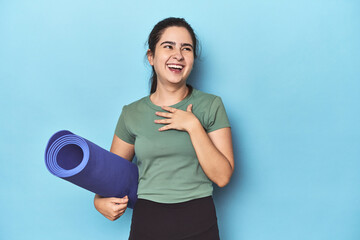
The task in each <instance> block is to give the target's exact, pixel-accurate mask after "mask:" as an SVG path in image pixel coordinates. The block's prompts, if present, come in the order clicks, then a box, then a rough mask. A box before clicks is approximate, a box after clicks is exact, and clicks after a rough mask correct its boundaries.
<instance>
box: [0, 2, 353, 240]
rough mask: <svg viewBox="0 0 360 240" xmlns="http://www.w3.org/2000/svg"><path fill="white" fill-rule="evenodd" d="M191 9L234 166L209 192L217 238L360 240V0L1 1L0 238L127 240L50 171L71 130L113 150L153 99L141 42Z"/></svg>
mask: <svg viewBox="0 0 360 240" xmlns="http://www.w3.org/2000/svg"><path fill="white" fill-rule="evenodd" d="M168 16H181V17H185V19H187V20H188V21H189V22H190V23H191V24H192V26H193V27H194V29H195V30H196V32H197V34H198V36H199V38H200V40H201V45H202V54H201V60H200V61H198V62H197V63H196V64H197V66H196V69H195V70H194V72H193V73H192V76H191V82H192V84H193V85H194V86H195V87H197V88H199V89H201V90H203V91H206V92H210V93H213V94H217V95H220V96H221V97H222V99H223V101H224V104H225V106H226V109H227V112H228V115H229V118H230V121H231V124H232V131H233V141H234V148H235V156H236V170H235V172H234V175H233V178H232V181H231V183H230V184H229V185H228V186H226V187H225V188H223V189H218V188H217V189H216V190H215V192H214V198H215V202H216V207H217V213H218V219H219V226H220V231H221V236H222V239H223V240H237V239H239V240H275V239H276V240H282V239H284V240H289V239H291V240H304V239H306V240H321V239H326V240H332V239H334V240H339V239H341V240H342V239H346V240H355V239H360V228H359V225H360V184H359V183H360V174H359V171H360V127H359V123H360V107H359V103H360V2H359V1H356V0H353V1H351V0H348V1H346V0H345V1H340V0H339V1H332V0H324V1H316V0H315V1H314V0H312V1H307V0H305V1H304V0H302V1H271V0H269V1H254V0H243V1H224V2H222V1H175V2H174V1H145V0H141V1H85V0H81V1H73V0H72V1H70V0H67V1H54V0H35V1H30V0H29V1H18V0H0V104H1V108H0V116H1V117H0V138H1V139H0V176H1V179H0V190H1V198H0V209H1V213H0V239H6V240H13V239H16V240H18V239H38V240H41V239H46V240H47V239H52V240H57V239H68V240H72V239H105V238H106V239H127V236H128V232H129V228H130V219H131V214H132V211H131V210H128V211H127V212H126V214H125V215H124V216H123V217H121V218H120V219H119V220H117V221H115V222H111V221H109V220H107V219H105V218H104V217H103V216H102V215H100V214H99V213H98V212H97V211H96V210H95V209H94V207H93V194H92V193H89V192H87V191H85V190H83V189H81V188H78V187H76V186H74V185H72V184H70V183H68V182H66V181H63V180H61V179H58V178H56V177H54V176H52V175H51V174H50V173H49V172H47V170H46V168H45V165H44V160H43V155H44V148H45V145H46V143H47V140H48V139H49V137H50V136H51V135H52V134H53V133H54V132H56V131H58V130H61V129H69V130H71V131H73V132H74V133H76V134H79V135H81V136H83V137H85V138H87V139H89V140H91V141H93V142H95V143H97V144H98V145H100V146H102V147H104V148H106V149H109V148H110V144H111V140H112V136H113V133H114V128H115V124H116V122H117V119H118V116H119V114H120V111H121V108H122V106H123V105H124V104H127V103H130V102H132V101H134V100H136V99H138V98H140V97H143V96H144V95H146V94H148V79H149V75H150V68H149V66H148V64H147V63H146V61H145V58H144V55H145V51H146V47H145V45H144V44H145V41H146V38H147V36H148V34H149V32H150V30H151V28H152V27H153V25H154V24H155V23H156V22H157V21H159V20H161V19H163V18H165V17H168Z"/></svg>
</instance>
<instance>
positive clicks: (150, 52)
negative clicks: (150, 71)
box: [146, 49, 154, 66]
mask: <svg viewBox="0 0 360 240" xmlns="http://www.w3.org/2000/svg"><path fill="white" fill-rule="evenodd" d="M146 55H147V59H148V61H149V63H150V65H151V66H154V54H153V53H152V51H151V50H150V49H148V50H147V52H146Z"/></svg>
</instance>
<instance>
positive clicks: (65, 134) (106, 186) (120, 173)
mask: <svg viewBox="0 0 360 240" xmlns="http://www.w3.org/2000/svg"><path fill="white" fill-rule="evenodd" d="M45 165H46V167H47V169H48V170H49V171H50V172H51V173H52V174H53V175H55V176H57V177H59V178H62V179H64V180H66V181H69V182H71V183H73V184H75V185H78V186H79V187H82V188H85V189H87V190H89V191H91V192H94V193H97V194H99V195H100V196H103V197H124V196H126V195H127V196H128V197H129V202H128V207H130V208H134V205H135V202H136V200H137V187H138V178H139V172H138V168H137V166H136V165H135V164H134V163H131V162H130V161H128V160H126V159H124V158H122V157H120V156H118V155H116V154H114V153H111V152H109V151H107V150H105V149H103V148H101V147H99V146H98V145H96V144H94V143H92V142H90V141H89V140H86V139H85V138H82V137H80V136H78V135H75V134H73V133H72V132H70V131H67V130H62V131H59V132H57V133H55V134H54V135H53V136H52V137H51V138H50V140H49V142H48V144H47V146H46V150H45Z"/></svg>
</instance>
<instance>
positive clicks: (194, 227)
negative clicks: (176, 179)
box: [129, 196, 220, 240]
mask: <svg viewBox="0 0 360 240" xmlns="http://www.w3.org/2000/svg"><path fill="white" fill-rule="evenodd" d="M219 239H220V238H219V230H218V225H217V218H216V212H215V206H214V202H213V199H212V197H211V196H209V197H205V198H199V199H194V200H191V201H188V202H183V203H173V204H163V203H156V202H152V201H149V200H145V199H138V201H137V202H136V204H135V207H134V211H133V216H132V222H131V231H130V237H129V240H219Z"/></svg>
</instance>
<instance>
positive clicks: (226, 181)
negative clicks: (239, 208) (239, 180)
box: [215, 173, 232, 188]
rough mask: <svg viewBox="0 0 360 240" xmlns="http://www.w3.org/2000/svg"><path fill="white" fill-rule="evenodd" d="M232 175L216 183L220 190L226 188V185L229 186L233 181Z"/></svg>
mask: <svg viewBox="0 0 360 240" xmlns="http://www.w3.org/2000/svg"><path fill="white" fill-rule="evenodd" d="M231 175H232V173H231V174H229V175H228V176H224V177H222V178H221V179H219V180H218V181H216V182H215V183H216V185H217V186H218V187H220V188H223V187H225V186H226V185H228V183H229V182H230V179H231Z"/></svg>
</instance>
